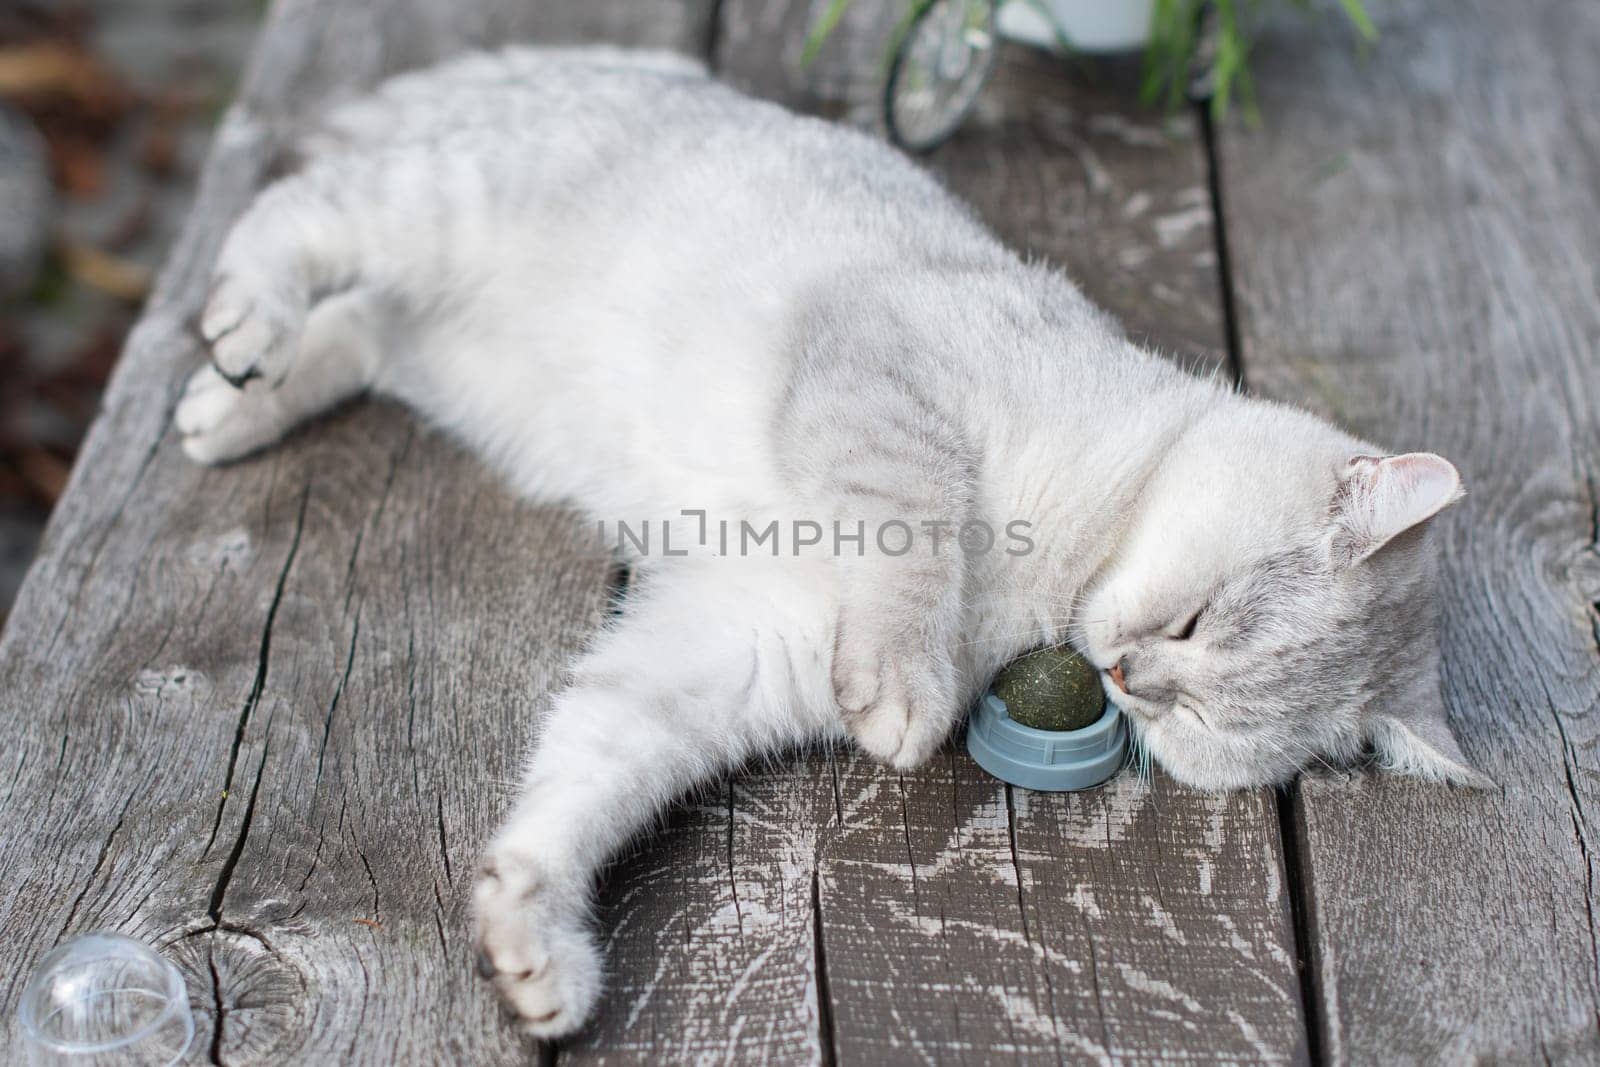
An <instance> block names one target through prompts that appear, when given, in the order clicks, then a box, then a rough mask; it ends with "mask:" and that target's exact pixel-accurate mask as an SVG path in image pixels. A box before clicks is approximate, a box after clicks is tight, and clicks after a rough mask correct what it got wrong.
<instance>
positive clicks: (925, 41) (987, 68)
mask: <svg viewBox="0 0 1600 1067" xmlns="http://www.w3.org/2000/svg"><path fill="white" fill-rule="evenodd" d="M994 12H995V4H994V2H993V0H931V2H929V3H924V4H923V5H922V8H921V10H919V11H918V12H917V13H916V14H915V15H914V16H913V17H912V20H911V24H910V25H909V26H908V27H907V28H906V32H905V36H904V37H902V38H901V41H900V47H899V48H897V49H896V50H895V54H894V61H893V62H892V63H891V64H890V67H889V80H888V81H887V82H886V83H885V85H884V90H883V117H884V124H885V125H886V126H887V127H888V129H889V139H890V140H891V141H893V142H894V143H895V144H897V145H899V146H900V147H901V148H904V149H905V150H906V151H908V152H927V151H931V150H932V149H934V148H937V147H938V146H939V145H941V144H943V143H944V142H945V141H947V140H949V139H950V135H951V134H953V133H955V132H956V130H957V129H958V128H959V127H960V126H961V123H962V122H963V121H965V119H966V117H967V113H968V112H970V111H971V110H972V106H973V105H974V104H975V103H977V101H978V93H979V92H981V91H982V90H983V86H984V83H985V82H987V81H988V80H989V75H990V74H992V73H993V72H994V67H995V62H996V60H998V59H999V56H1000V51H999V48H998V47H997V44H998V39H997V38H996V36H995V30H994Z"/></svg>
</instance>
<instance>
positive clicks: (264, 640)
mask: <svg viewBox="0 0 1600 1067" xmlns="http://www.w3.org/2000/svg"><path fill="white" fill-rule="evenodd" d="M310 501H311V486H310V485H307V486H306V487H305V489H304V490H303V491H302V492H301V494H300V509H299V511H298V512H297V513H296V515H295V521H294V533H293V535H292V537H291V539H290V541H289V552H288V554H287V555H286V556H285V557H284V560H283V567H282V569H281V570H280V571H279V572H278V582H277V585H276V586H275V587H274V589H273V591H272V602H271V603H270V604H268V605H267V618H266V621H265V622H264V623H263V624H262V627H261V645H260V649H259V651H258V652H257V654H256V675H255V680H254V682H252V683H251V686H250V692H249V694H248V695H247V696H246V697H245V701H244V707H243V708H241V709H240V711H239V723H238V726H236V727H235V728H234V733H233V747H232V749H231V750H230V751H229V753H228V770H227V773H226V774H225V775H224V776H223V781H222V798H221V799H220V800H219V801H218V802H217V817H216V820H215V821H214V822H213V823H212V824H211V836H210V837H208V838H206V846H205V848H203V849H201V850H200V854H201V855H202V856H204V855H206V854H208V853H209V852H210V851H211V846H212V845H213V844H215V843H216V840H217V833H218V831H220V830H221V828H222V813H223V810H224V809H226V808H227V806H228V794H229V793H230V792H232V790H233V774H234V771H235V769H236V768H237V767H238V763H239V749H240V747H241V746H242V745H243V744H244V733H245V729H246V728H247V727H248V726H249V725H250V716H251V715H252V713H254V711H255V709H256V704H257V702H259V701H260V699H261V694H262V693H263V692H264V691H265V690H266V685H267V661H268V659H269V658H270V656H271V654H272V624H273V623H274V622H275V621H276V620H277V617H278V606H279V605H280V604H281V603H282V602H283V591H284V588H285V587H286V586H287V585H288V581H289V571H290V569H291V568H293V567H294V560H295V556H296V555H298V554H299V552H300V535H301V534H302V533H303V532H304V530H305V525H306V506H307V505H308V504H309V503H310ZM260 784H261V783H260V779H259V778H258V779H257V781H256V785H257V786H259V785H260ZM253 798H254V790H252V799H253ZM243 847H244V843H243V841H242V840H241V841H240V842H238V848H239V849H242V848H243ZM219 894H220V889H219ZM213 899H214V900H216V899H220V896H218V897H214V898H213Z"/></svg>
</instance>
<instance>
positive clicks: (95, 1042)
mask: <svg viewBox="0 0 1600 1067" xmlns="http://www.w3.org/2000/svg"><path fill="white" fill-rule="evenodd" d="M17 1021H18V1022H19V1023H20V1024H21V1031H22V1033H21V1037H22V1043H23V1049H24V1050H25V1052H26V1054H27V1056H28V1062H29V1063H31V1064H37V1065H43V1064H72V1065H73V1067H84V1065H87V1064H94V1065H101V1064H104V1065H105V1067H112V1065H116V1067H131V1065H137V1067H145V1065H150V1067H155V1065H158V1064H159V1065H166V1064H175V1063H179V1062H180V1061H181V1060H182V1058H183V1055H184V1053H185V1052H187V1051H188V1049H189V1045H190V1044H191V1043H192V1042H193V1041H194V1016H193V1014H192V1013H191V1012H190V1010H189V994H188V992H187V990H186V989H185V987H184V983H183V975H181V974H180V973H178V969H177V968H176V967H174V966H173V965H172V964H171V963H169V962H167V961H166V960H165V959H163V958H162V957H161V956H160V955H159V954H158V953H157V952H156V951H155V950H154V949H152V948H151V947H150V946H148V945H146V944H144V943H142V942H139V941H135V940H134V939H133V938H131V937H124V936H123V935H121V934H113V933H94V934H84V935H82V936H81V937H75V938H73V939H72V940H70V941H67V942H65V943H63V944H60V945H57V946H56V947H55V948H53V949H51V950H50V951H49V952H48V953H46V954H45V957H44V959H42V960H40V961H39V966H38V967H37V968H36V969H35V970H34V972H33V977H32V978H30V979H29V980H28V985H27V987H26V988H25V989H23V991H22V1001H21V1003H20V1004H19V1005H18V1006H17Z"/></svg>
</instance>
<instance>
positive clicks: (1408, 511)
mask: <svg viewBox="0 0 1600 1067" xmlns="http://www.w3.org/2000/svg"><path fill="white" fill-rule="evenodd" d="M1347 486H1348V493H1347V497H1346V501H1347V502H1346V507H1345V518H1344V525H1345V527H1346V529H1348V530H1350V531H1351V533H1352V534H1354V535H1355V544H1354V546H1353V549H1354V557H1355V559H1356V560H1361V559H1365V558H1366V557H1367V556H1370V555H1371V554H1372V553H1374V552H1376V551H1377V550H1378V549H1380V548H1382V547H1383V546H1384V545H1385V544H1387V543H1388V542H1389V541H1390V540H1392V539H1393V538H1395V537H1396V536H1398V535H1399V534H1401V533H1404V532H1405V531H1406V530H1409V529H1411V528H1412V527H1413V526H1416V525H1417V524H1418V523H1420V522H1424V521H1426V520H1427V519H1429V518H1431V517H1433V516H1434V515H1436V514H1437V513H1438V512H1439V511H1440V510H1441V509H1443V508H1444V507H1446V506H1447V505H1449V504H1450V503H1452V502H1453V501H1454V500H1455V499H1456V498H1457V497H1458V496H1459V495H1460V493H1461V476H1460V475H1459V474H1457V473H1456V469H1455V467H1453V466H1451V465H1450V461H1449V460H1447V459H1445V458H1444V457H1442V456H1436V455H1434V454H1433V453H1431V452H1411V453H1408V454H1406V455H1403V456H1386V457H1383V458H1379V457H1377V456H1352V457H1351V458H1350V469H1349V474H1348V475H1347Z"/></svg>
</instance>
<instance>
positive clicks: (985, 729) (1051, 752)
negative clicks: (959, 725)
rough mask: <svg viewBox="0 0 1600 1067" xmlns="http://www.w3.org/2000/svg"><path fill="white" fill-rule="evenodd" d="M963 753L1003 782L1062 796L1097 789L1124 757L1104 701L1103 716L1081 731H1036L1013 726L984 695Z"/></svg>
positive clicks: (1123, 732)
mask: <svg viewBox="0 0 1600 1067" xmlns="http://www.w3.org/2000/svg"><path fill="white" fill-rule="evenodd" d="M967 751H968V752H969V753H971V754H972V758H973V759H975V760H977V761H978V766H980V767H982V768H983V769H984V770H986V771H988V772H989V773H990V774H992V775H994V776H995V777H996V778H998V779H1000V780H1001V781H1003V782H1010V783H1011V784H1012V785H1020V786H1022V787H1023V788H1024V789H1037V790H1039V791H1041V792H1047V793H1063V792H1068V791H1071V790H1075V789H1089V788H1092V787H1094V786H1097V785H1099V784H1100V783H1101V782H1104V781H1105V780H1106V779H1108V778H1110V777H1111V776H1112V775H1114V774H1116V773H1117V771H1119V770H1121V769H1122V765H1123V763H1124V762H1125V760H1126V758H1127V753H1128V728H1127V726H1126V724H1124V723H1123V721H1122V712H1120V711H1118V710H1117V706H1116V705H1115V704H1113V703H1111V702H1110V701H1107V702H1106V711H1105V714H1104V715H1102V716H1100V718H1099V719H1098V720H1096V721H1095V722H1094V723H1093V724H1091V725H1089V726H1085V727H1084V728H1083V729H1081V730H1036V729H1034V728H1033V727H1032V726H1024V725H1022V724H1021V723H1020V722H1014V721H1013V720H1012V719H1011V716H1009V715H1008V714H1006V702H1005V701H1003V700H1001V699H1000V698H999V697H997V696H995V695H994V694H993V693H985V694H984V697H983V699H982V700H980V701H979V702H978V706H977V708H976V709H974V710H973V712H972V720H971V721H970V722H969V723H968V724H967Z"/></svg>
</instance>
